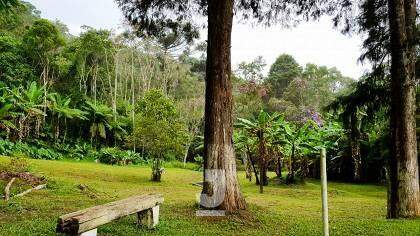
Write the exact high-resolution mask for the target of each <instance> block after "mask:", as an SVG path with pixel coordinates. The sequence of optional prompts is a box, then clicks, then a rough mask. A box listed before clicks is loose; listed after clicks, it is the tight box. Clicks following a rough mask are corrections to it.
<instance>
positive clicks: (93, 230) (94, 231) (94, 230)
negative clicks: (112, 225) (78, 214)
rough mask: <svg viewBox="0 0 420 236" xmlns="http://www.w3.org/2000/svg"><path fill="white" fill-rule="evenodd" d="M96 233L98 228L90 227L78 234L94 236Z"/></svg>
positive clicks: (80, 235)
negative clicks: (90, 228)
mask: <svg viewBox="0 0 420 236" xmlns="http://www.w3.org/2000/svg"><path fill="white" fill-rule="evenodd" d="M97 234H98V229H92V230H90V231H87V232H84V233H81V234H79V236H96V235H97Z"/></svg>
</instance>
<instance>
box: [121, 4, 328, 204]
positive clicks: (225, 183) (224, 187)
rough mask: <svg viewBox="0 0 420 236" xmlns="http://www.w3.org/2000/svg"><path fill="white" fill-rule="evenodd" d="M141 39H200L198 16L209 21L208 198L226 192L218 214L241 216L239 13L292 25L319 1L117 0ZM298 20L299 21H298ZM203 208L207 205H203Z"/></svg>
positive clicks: (205, 188) (311, 11) (315, 13)
mask: <svg viewBox="0 0 420 236" xmlns="http://www.w3.org/2000/svg"><path fill="white" fill-rule="evenodd" d="M116 2H117V3H118V4H119V6H120V8H121V9H122V10H123V13H124V15H125V17H126V18H127V19H128V21H129V22H130V23H131V25H132V26H133V28H134V29H135V30H136V31H138V32H140V33H139V35H159V34H160V33H161V32H165V31H166V32H169V33H177V32H182V33H183V34H185V35H186V36H192V35H196V30H195V29H196V27H194V26H195V25H194V24H193V23H194V22H198V21H199V20H197V19H198V18H199V16H197V14H200V15H203V16H206V17H207V26H208V34H207V35H208V38H207V44H208V45H207V65H206V105H205V133H204V136H205V142H204V143H205V145H204V146H205V148H204V149H205V151H204V159H205V169H206V170H205V171H204V178H205V179H204V182H205V184H204V186H203V193H204V194H207V195H209V196H215V195H217V194H218V193H222V192H224V197H223V201H222V203H221V204H220V205H218V206H215V207H214V208H217V209H224V210H227V211H235V210H238V209H244V208H245V207H246V204H245V201H244V198H243V197H242V195H241V192H240V190H239V183H238V180H237V176H236V163H235V153H234V148H233V141H232V133H233V131H232V130H233V128H232V125H233V124H232V104H233V103H232V82H231V62H230V60H231V51H230V48H231V33H232V24H233V15H234V12H236V13H237V14H241V16H242V17H243V19H257V20H258V21H259V22H263V21H264V22H265V23H273V22H279V21H281V22H282V23H286V22H290V21H291V20H292V19H291V18H290V16H292V15H304V16H305V18H309V17H311V18H312V17H317V16H319V13H320V11H319V9H318V4H315V3H316V2H317V1H316V0H306V1H300V0H286V1H269V0H241V1H234V0H209V1H202V0H177V1H173V0H140V1H134V0H116ZM293 21H296V19H293ZM213 169H219V170H222V172H223V173H224V174H223V175H224V176H217V177H218V178H220V180H221V181H215V182H214V183H212V184H210V182H211V181H210V180H209V179H206V176H208V174H207V173H209V172H208V170H209V171H210V172H211V171H212V170H213ZM201 204H202V205H206V204H205V203H204V204H203V202H201Z"/></svg>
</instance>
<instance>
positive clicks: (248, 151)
mask: <svg viewBox="0 0 420 236" xmlns="http://www.w3.org/2000/svg"><path fill="white" fill-rule="evenodd" d="M247 155H248V158H249V162H250V163H251V166H252V170H253V171H254V175H255V184H256V185H259V184H260V179H259V178H258V172H257V168H255V163H254V160H253V159H252V154H251V151H250V150H249V148H247Z"/></svg>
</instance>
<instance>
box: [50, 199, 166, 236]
mask: <svg viewBox="0 0 420 236" xmlns="http://www.w3.org/2000/svg"><path fill="white" fill-rule="evenodd" d="M162 203H163V196H162V195H161V194H148V195H138V196H133V197H130V198H126V199H123V200H119V201H115V202H110V203H107V204H104V205H100V206H94V207H91V208H87V209H84V210H80V211H77V212H73V213H70V214H67V215H63V216H60V217H59V218H58V224H57V233H63V234H66V235H96V231H97V230H96V229H97V228H98V227H99V226H101V225H104V224H106V223H109V222H111V221H114V220H116V219H119V218H122V217H124V216H128V215H131V214H134V213H137V216H138V224H139V225H144V226H147V227H149V228H154V227H155V226H156V225H157V224H158V222H159V205H160V204H162Z"/></svg>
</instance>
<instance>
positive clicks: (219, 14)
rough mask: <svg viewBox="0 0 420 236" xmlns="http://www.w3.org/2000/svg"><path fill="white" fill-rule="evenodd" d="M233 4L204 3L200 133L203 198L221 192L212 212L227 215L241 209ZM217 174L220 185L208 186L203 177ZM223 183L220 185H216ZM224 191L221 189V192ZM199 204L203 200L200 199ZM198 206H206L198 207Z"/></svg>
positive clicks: (223, 0) (221, 0) (226, 0)
mask: <svg viewBox="0 0 420 236" xmlns="http://www.w3.org/2000/svg"><path fill="white" fill-rule="evenodd" d="M233 6H234V1H233V0H213V1H208V42H207V43H208V46H207V66H206V105H205V131H204V139H205V142H204V160H205V161H204V185H203V194H207V195H208V196H213V195H214V194H216V195H217V194H220V193H223V192H224V198H223V202H222V203H221V204H220V205H219V206H215V207H214V208H215V209H222V210H226V211H228V212H231V211H236V210H239V209H245V208H246V203H245V200H244V198H243V197H242V194H241V192H240V189H239V183H238V178H237V174H236V160H235V151H234V148H233V139H232V133H233V123H232V106H233V99H232V82H231V55H230V48H231V33H232V20H233ZM211 170H221V171H222V172H224V174H223V175H224V176H219V177H221V180H222V181H215V182H211V181H208V180H207V179H206V173H207V172H209V173H210V171H211ZM223 181H224V182H225V183H220V182H223ZM223 188H225V189H223ZM201 200H202V201H203V198H202V199H201ZM201 205H202V206H205V205H206V204H203V202H202V203H201Z"/></svg>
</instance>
